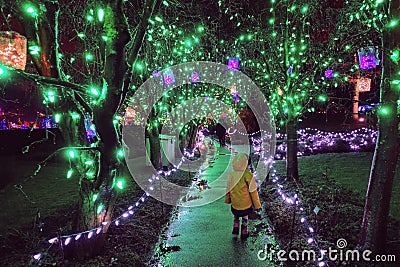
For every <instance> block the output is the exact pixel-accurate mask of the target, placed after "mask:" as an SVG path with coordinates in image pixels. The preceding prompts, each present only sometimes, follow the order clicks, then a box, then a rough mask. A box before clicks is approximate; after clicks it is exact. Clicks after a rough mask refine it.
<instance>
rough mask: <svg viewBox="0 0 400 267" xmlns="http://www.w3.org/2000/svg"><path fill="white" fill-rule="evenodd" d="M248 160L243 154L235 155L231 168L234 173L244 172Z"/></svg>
mask: <svg viewBox="0 0 400 267" xmlns="http://www.w3.org/2000/svg"><path fill="white" fill-rule="evenodd" d="M248 163H249V158H248V156H247V155H246V154H245V153H239V154H237V155H236V156H235V157H234V158H233V160H232V167H233V170H235V171H244V170H246V169H247V165H248Z"/></svg>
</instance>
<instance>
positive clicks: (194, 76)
mask: <svg viewBox="0 0 400 267" xmlns="http://www.w3.org/2000/svg"><path fill="white" fill-rule="evenodd" d="M191 79H192V83H197V82H198V81H199V74H198V73H197V72H195V71H193V72H192V76H191Z"/></svg>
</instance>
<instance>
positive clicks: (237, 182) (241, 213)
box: [225, 153, 261, 239]
mask: <svg viewBox="0 0 400 267" xmlns="http://www.w3.org/2000/svg"><path fill="white" fill-rule="evenodd" d="M248 162H249V159H248V156H247V154H244V153H240V154H237V155H236V156H235V157H234V158H233V161H232V166H233V172H231V173H230V174H229V176H228V183H227V187H226V192H227V193H226V195H225V203H227V204H231V211H232V213H233V215H234V220H233V230H232V234H235V235H237V234H239V224H240V218H242V225H241V235H240V237H241V238H243V239H245V238H247V237H249V232H248V230H247V221H248V219H249V214H250V213H251V212H252V211H253V206H254V208H255V209H256V210H260V209H261V203H260V199H259V197H258V192H257V185H256V181H255V179H254V177H253V174H252V173H251V172H250V171H249V169H248V168H247V167H248Z"/></svg>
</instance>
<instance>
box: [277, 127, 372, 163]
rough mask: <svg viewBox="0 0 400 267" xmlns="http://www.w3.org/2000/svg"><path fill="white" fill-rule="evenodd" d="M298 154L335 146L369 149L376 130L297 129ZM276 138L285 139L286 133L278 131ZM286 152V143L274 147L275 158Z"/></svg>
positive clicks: (320, 151) (280, 157)
mask: <svg viewBox="0 0 400 267" xmlns="http://www.w3.org/2000/svg"><path fill="white" fill-rule="evenodd" d="M297 133H298V134H299V136H298V156H308V155H315V154H318V153H327V152H334V151H335V149H336V148H338V149H342V150H343V149H346V151H348V152H351V151H371V149H373V148H374V147H375V142H376V137H377V131H374V130H372V129H367V128H361V129H358V130H354V131H352V132H349V133H334V132H323V131H319V130H317V129H310V128H306V129H302V130H298V131H297ZM276 137H277V139H278V140H285V138H286V135H285V134H280V133H278V134H277V135H276ZM285 154H286V143H285V142H283V143H280V144H279V145H277V147H276V155H275V158H276V159H282V158H283V157H284V156H285Z"/></svg>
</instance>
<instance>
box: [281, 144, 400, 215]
mask: <svg viewBox="0 0 400 267" xmlns="http://www.w3.org/2000/svg"><path fill="white" fill-rule="evenodd" d="M372 156H373V153H370V152H352V153H330V154H321V155H314V156H309V157H301V158H299V175H300V179H310V180H311V179H313V178H317V179H320V178H322V177H324V173H327V176H328V178H329V179H333V180H334V181H336V182H337V183H338V184H341V185H343V186H345V187H347V188H348V189H350V190H351V191H353V192H355V193H357V194H359V195H360V197H361V198H362V199H363V200H365V194H366V192H367V187H368V179H369V171H370V167H371V162H372ZM276 169H277V172H278V173H279V174H281V175H282V174H284V173H285V161H282V160H281V161H277V164H276ZM396 170H397V171H396V175H395V178H394V185H393V192H392V199H391V205H390V215H391V216H392V217H393V218H394V219H396V220H400V171H399V170H400V161H399V162H398V163H397V168H396Z"/></svg>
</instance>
